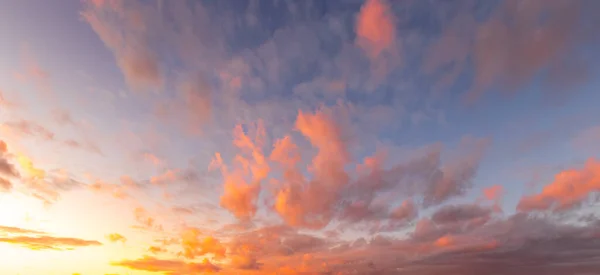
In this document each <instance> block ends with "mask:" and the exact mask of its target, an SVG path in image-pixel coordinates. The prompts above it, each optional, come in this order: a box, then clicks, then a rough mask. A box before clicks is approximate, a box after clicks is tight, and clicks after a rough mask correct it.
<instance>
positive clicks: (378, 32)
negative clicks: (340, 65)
mask: <svg viewBox="0 0 600 275" xmlns="http://www.w3.org/2000/svg"><path fill="white" fill-rule="evenodd" d="M356 35H357V43H358V45H359V46H360V47H361V48H363V49H364V50H365V51H366V52H367V54H368V55H369V57H370V58H372V59H376V58H378V57H379V55H380V54H381V53H382V52H383V51H386V50H388V49H390V48H391V47H392V46H394V44H395V42H396V26H395V18H394V16H393V14H392V12H391V10H390V7H389V6H388V4H387V2H386V1H385V0H368V1H366V2H365V4H364V5H363V6H362V8H361V9H360V12H359V14H358V17H357V19H356Z"/></svg>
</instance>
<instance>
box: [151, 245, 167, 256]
mask: <svg viewBox="0 0 600 275" xmlns="http://www.w3.org/2000/svg"><path fill="white" fill-rule="evenodd" d="M166 251H167V250H166V249H164V248H162V247H158V246H150V247H148V252H150V253H152V254H158V253H162V252H166Z"/></svg>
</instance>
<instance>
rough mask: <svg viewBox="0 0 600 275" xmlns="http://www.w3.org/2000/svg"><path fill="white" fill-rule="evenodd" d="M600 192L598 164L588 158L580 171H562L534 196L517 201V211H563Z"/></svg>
mask: <svg viewBox="0 0 600 275" xmlns="http://www.w3.org/2000/svg"><path fill="white" fill-rule="evenodd" d="M599 191H600V162H598V161H597V160H596V159H594V158H590V159H589V160H588V161H587V162H586V163H585V165H584V167H582V168H581V169H579V170H578V169H569V170H564V171H562V172H560V173H558V174H556V175H555V177H554V181H553V182H551V183H550V184H548V185H546V186H545V187H544V189H543V190H542V191H541V192H540V193H539V194H535V195H530V196H524V197H523V198H521V200H520V201H519V204H518V205H517V209H518V210H519V211H545V210H549V211H564V210H570V209H574V208H575V207H578V206H580V205H581V204H582V203H583V202H584V201H585V200H586V199H588V198H589V196H590V195H591V194H592V193H595V192H599Z"/></svg>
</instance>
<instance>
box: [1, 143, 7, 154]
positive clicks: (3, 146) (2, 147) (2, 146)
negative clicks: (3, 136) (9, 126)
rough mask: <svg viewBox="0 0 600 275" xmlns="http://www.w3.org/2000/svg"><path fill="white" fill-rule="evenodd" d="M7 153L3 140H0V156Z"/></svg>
mask: <svg viewBox="0 0 600 275" xmlns="http://www.w3.org/2000/svg"><path fill="white" fill-rule="evenodd" d="M7 151H8V146H6V142H4V140H0V155H2V154H5V153H6V152H7Z"/></svg>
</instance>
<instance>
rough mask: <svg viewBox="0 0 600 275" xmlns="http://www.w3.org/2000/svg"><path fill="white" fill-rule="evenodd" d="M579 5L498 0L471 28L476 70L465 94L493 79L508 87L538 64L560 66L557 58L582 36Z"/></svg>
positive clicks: (568, 55)
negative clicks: (474, 30)
mask: <svg viewBox="0 0 600 275" xmlns="http://www.w3.org/2000/svg"><path fill="white" fill-rule="evenodd" d="M583 6H584V5H583V4H582V3H580V2H572V1H561V0H551V1H544V2H542V1H530V2H527V3H525V4H521V3H520V2H519V1H515V0H511V1H505V2H503V3H502V4H501V5H500V6H499V7H498V8H497V9H496V10H495V12H494V14H493V15H492V16H491V18H490V19H489V20H487V22H485V23H484V24H482V25H480V26H479V27H478V29H477V34H476V37H475V44H474V49H473V51H474V53H473V58H474V66H475V68H474V69H475V72H476V75H475V79H474V83H473V87H472V88H471V90H470V91H469V93H468V94H467V99H468V100H470V101H473V100H476V99H477V98H478V97H479V96H481V94H482V93H483V92H484V91H485V90H486V89H489V88H491V87H492V86H494V85H499V86H502V87H503V90H509V91H514V90H515V89H516V88H519V87H521V86H523V85H525V84H526V83H528V81H530V80H531V79H533V78H534V77H535V76H537V75H538V74H540V73H541V72H542V70H544V69H548V68H550V70H552V69H555V68H558V67H561V66H564V64H563V63H561V62H564V61H565V60H570V59H572V58H573V49H574V47H575V46H577V45H578V44H579V43H581V42H583V40H582V39H583V38H582V36H587V34H583V33H581V31H579V28H580V27H581V22H580V21H579V20H580V14H581V11H582V8H583ZM541 18H544V21H543V23H541V24H540V20H541ZM561 72H562V73H563V74H568V73H569V72H567V71H564V70H561Z"/></svg>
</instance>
